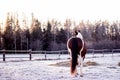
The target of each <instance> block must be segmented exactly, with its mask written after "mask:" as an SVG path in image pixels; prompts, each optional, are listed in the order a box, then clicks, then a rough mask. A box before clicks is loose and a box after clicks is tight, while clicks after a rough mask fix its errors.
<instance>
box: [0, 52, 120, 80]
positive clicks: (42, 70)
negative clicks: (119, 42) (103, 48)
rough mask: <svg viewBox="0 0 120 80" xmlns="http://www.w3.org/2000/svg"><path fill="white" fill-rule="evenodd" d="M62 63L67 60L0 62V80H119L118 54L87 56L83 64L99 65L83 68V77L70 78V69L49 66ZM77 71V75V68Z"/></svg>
mask: <svg viewBox="0 0 120 80" xmlns="http://www.w3.org/2000/svg"><path fill="white" fill-rule="evenodd" d="M66 56H67V55H66ZM61 57H62V56H61ZM63 61H69V59H61V60H44V61H43V60H32V61H29V60H25V61H6V62H3V61H0V80H120V66H118V63H119V62H120V54H117V55H114V56H113V57H112V56H111V55H107V54H106V55H105V56H104V57H102V55H99V56H94V58H93V56H92V55H90V54H87V55H86V58H85V61H84V62H87V61H94V62H97V63H98V64H99V65H97V66H86V67H83V73H84V75H83V77H80V76H79V75H77V77H71V75H70V67H65V66H60V67H59V66H50V64H55V63H58V62H63ZM77 69H78V74H79V73H80V72H79V71H80V69H79V67H78V68H77Z"/></svg>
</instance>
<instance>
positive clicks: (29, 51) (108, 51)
mask: <svg viewBox="0 0 120 80" xmlns="http://www.w3.org/2000/svg"><path fill="white" fill-rule="evenodd" d="M116 52H117V53H120V49H112V50H110V49H102V50H94V49H87V54H92V55H93V57H94V55H95V54H102V55H103V57H104V54H112V57H113V55H114V53H116ZM0 53H1V54H2V55H3V56H2V59H3V61H6V58H15V57H6V55H7V54H28V55H29V57H16V58H29V60H32V54H44V59H45V60H46V59H47V56H46V55H47V54H58V58H59V59H60V56H61V55H62V54H67V53H68V51H67V50H60V51H32V50H31V49H29V50H5V49H3V50H0Z"/></svg>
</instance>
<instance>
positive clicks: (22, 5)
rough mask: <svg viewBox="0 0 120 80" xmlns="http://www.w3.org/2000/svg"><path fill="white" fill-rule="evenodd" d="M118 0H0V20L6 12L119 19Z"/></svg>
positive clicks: (20, 15)
mask: <svg viewBox="0 0 120 80" xmlns="http://www.w3.org/2000/svg"><path fill="white" fill-rule="evenodd" d="M119 1H120V0H0V21H1V20H3V19H5V18H6V15H7V12H13V13H15V12H17V13H18V14H19V18H21V17H22V13H25V14H26V17H27V18H28V19H31V13H32V12H33V13H34V15H35V17H36V18H38V19H39V20H48V19H52V18H54V19H57V20H60V21H63V20H65V19H66V18H70V19H72V20H76V21H78V20H79V21H80V20H90V21H95V20H100V19H101V20H109V21H114V20H120V2H119Z"/></svg>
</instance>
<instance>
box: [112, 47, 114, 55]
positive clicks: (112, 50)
mask: <svg viewBox="0 0 120 80" xmlns="http://www.w3.org/2000/svg"><path fill="white" fill-rule="evenodd" d="M113 52H114V49H112V57H113Z"/></svg>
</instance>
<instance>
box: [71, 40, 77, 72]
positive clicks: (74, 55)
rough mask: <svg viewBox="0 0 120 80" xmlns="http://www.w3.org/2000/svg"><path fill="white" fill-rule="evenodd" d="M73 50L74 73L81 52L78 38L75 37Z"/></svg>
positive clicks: (72, 68) (72, 69)
mask: <svg viewBox="0 0 120 80" xmlns="http://www.w3.org/2000/svg"><path fill="white" fill-rule="evenodd" d="M71 52H72V55H71V56H72V60H71V73H74V71H75V69H76V66H77V64H78V62H77V58H78V54H79V50H78V41H77V38H73V41H72V49H71Z"/></svg>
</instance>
